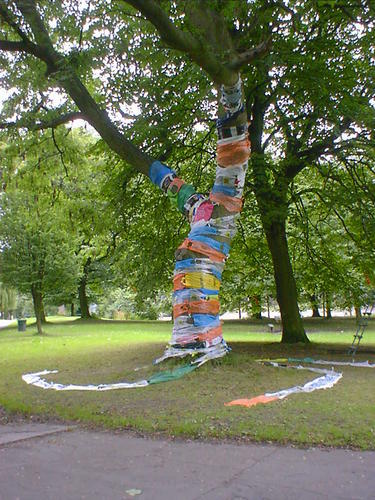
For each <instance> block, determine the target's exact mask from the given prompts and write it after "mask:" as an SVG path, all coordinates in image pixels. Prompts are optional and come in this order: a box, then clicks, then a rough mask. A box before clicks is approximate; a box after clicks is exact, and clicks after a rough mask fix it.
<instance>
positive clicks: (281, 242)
mask: <svg viewBox="0 0 375 500" xmlns="http://www.w3.org/2000/svg"><path fill="white" fill-rule="evenodd" d="M266 237H267V242H268V247H269V249H270V252H271V256H272V262H273V269H274V276H275V283H276V292H277V302H278V304H279V307H280V314H281V321H282V326H283V333H282V338H281V342H284V343H296V342H305V343H307V342H309V339H308V338H307V335H306V333H305V330H304V327H303V323H302V318H301V315H300V312H299V308H298V302H297V287H296V282H295V279H294V275H293V269H292V266H291V263H290V258H289V250H288V242H287V238H286V232H285V221H282V222H281V221H278V222H271V224H269V226H268V227H267V228H266Z"/></svg>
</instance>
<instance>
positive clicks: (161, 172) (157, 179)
mask: <svg viewBox="0 0 375 500" xmlns="http://www.w3.org/2000/svg"><path fill="white" fill-rule="evenodd" d="M171 173H174V174H175V173H176V172H175V171H174V170H172V169H170V168H169V167H168V166H167V165H164V163H161V162H160V161H154V162H153V163H151V165H150V169H149V171H148V175H149V177H150V179H151V181H152V182H153V183H154V184H155V185H156V186H158V187H161V186H160V183H161V181H162V180H163V179H164V177H165V176H166V175H168V174H171Z"/></svg>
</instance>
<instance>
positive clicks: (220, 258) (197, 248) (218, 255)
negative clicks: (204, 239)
mask: <svg viewBox="0 0 375 500" xmlns="http://www.w3.org/2000/svg"><path fill="white" fill-rule="evenodd" d="M178 248H179V249H181V250H183V249H186V250H191V251H192V252H196V253H200V254H202V255H206V256H207V257H209V258H210V259H211V260H212V261H213V262H224V261H225V259H226V255H225V254H224V253H222V252H218V251H216V250H214V249H213V248H212V247H210V246H209V245H206V244H205V243H201V242H199V241H193V240H190V239H189V238H187V239H186V240H184V241H183V243H182V244H181V245H180V246H179V247H178Z"/></svg>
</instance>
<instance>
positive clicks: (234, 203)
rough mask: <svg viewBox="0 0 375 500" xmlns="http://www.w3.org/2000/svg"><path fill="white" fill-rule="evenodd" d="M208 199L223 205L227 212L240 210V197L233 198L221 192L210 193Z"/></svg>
mask: <svg viewBox="0 0 375 500" xmlns="http://www.w3.org/2000/svg"><path fill="white" fill-rule="evenodd" d="M210 201H212V202H213V203H217V204H218V205H223V207H225V209H226V210H228V212H241V210H242V198H235V197H234V196H228V195H226V194H223V193H210Z"/></svg>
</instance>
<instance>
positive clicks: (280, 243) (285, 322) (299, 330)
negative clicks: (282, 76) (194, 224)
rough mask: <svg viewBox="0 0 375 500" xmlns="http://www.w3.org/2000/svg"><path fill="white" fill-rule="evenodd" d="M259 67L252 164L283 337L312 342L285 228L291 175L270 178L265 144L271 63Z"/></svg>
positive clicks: (253, 123)
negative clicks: (301, 306)
mask: <svg viewBox="0 0 375 500" xmlns="http://www.w3.org/2000/svg"><path fill="white" fill-rule="evenodd" d="M257 70H258V72H259V74H260V75H261V81H262V82H263V83H262V84H261V85H259V86H258V87H257V91H256V92H255V95H254V99H253V103H252V107H251V110H249V115H252V120H251V123H250V126H249V134H250V141H251V151H252V155H251V158H252V159H251V167H252V173H253V179H254V192H255V196H256V200H257V205H258V208H259V212H260V215H261V220H262V225H263V229H264V231H265V233H266V238H267V243H268V248H269V250H270V253H271V256H272V262H273V272H274V277H275V283H276V294H277V297H276V298H277V302H278V304H279V308H280V315H281V321H282V329H283V332H282V338H281V341H282V342H286V343H294V342H309V339H308V338H307V336H306V333H305V330H304V328H303V323H302V319H301V316H300V313H299V308H298V303H297V287H296V283H295V280H294V275H293V269H292V266H291V263H290V258H289V250H288V243H287V238H286V231H285V221H286V218H287V213H288V204H287V193H288V185H289V182H290V179H288V178H287V177H286V175H284V174H282V173H281V174H280V175H279V176H278V177H277V178H276V179H275V180H274V182H273V181H271V180H270V177H269V175H267V171H270V168H269V165H268V163H267V162H268V160H267V158H266V156H265V154H264V149H263V144H262V137H263V131H264V120H265V113H266V109H267V106H268V103H267V97H266V89H265V82H266V81H267V76H268V71H269V68H267V63H263V61H262V62H261V63H260V64H258V67H257Z"/></svg>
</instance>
